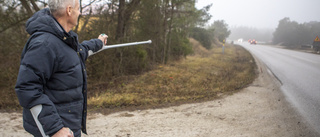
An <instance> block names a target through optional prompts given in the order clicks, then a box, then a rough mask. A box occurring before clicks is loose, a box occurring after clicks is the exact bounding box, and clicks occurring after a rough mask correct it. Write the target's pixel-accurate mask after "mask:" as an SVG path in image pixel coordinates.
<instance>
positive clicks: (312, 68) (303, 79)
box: [238, 43, 320, 133]
mask: <svg viewBox="0 0 320 137" xmlns="http://www.w3.org/2000/svg"><path fill="white" fill-rule="evenodd" d="M238 44H239V45H241V46H243V47H244V48H246V49H247V50H248V51H250V52H251V53H252V54H253V55H254V56H256V57H257V58H259V59H260V60H261V61H262V62H264V63H265V64H266V65H267V67H268V68H269V69H270V71H272V73H273V74H274V75H275V76H276V77H277V79H278V80H279V81H280V82H281V84H282V86H281V90H282V91H283V93H284V95H285V96H286V98H287V100H288V101H289V102H290V103H291V104H292V105H293V106H294V107H295V108H296V109H297V110H298V112H299V113H300V114H301V115H302V116H303V117H304V118H305V119H306V121H307V122H308V123H309V124H310V125H311V126H312V128H314V129H315V130H316V131H317V132H318V133H320V56H319V55H316V54H311V53H305V52H299V51H293V50H287V49H281V48H275V47H272V46H266V45H249V44H247V43H238Z"/></svg>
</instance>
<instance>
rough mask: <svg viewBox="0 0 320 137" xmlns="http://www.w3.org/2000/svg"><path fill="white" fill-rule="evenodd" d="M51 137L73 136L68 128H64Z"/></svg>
mask: <svg viewBox="0 0 320 137" xmlns="http://www.w3.org/2000/svg"><path fill="white" fill-rule="evenodd" d="M52 137H74V136H73V132H72V131H71V130H70V128H67V127H64V128H61V129H60V130H59V131H58V132H57V133H55V134H54V135H53V136H52Z"/></svg>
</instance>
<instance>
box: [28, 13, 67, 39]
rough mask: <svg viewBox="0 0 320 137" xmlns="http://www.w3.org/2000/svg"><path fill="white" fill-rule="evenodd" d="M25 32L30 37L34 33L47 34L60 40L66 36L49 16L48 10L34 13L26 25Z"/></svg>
mask: <svg viewBox="0 0 320 137" xmlns="http://www.w3.org/2000/svg"><path fill="white" fill-rule="evenodd" d="M26 31H27V32H28V33H29V34H30V35H32V34H33V33H35V32H48V33H52V34H54V35H56V36H58V37H60V38H63V37H64V36H65V35H66V32H65V31H64V29H63V28H62V27H61V26H60V25H59V23H58V22H57V21H56V20H55V18H54V17H53V16H52V15H51V13H50V10H49V8H45V9H42V10H40V11H38V12H36V13H35V14H34V15H33V16H32V17H31V18H29V19H28V21H27V23H26Z"/></svg>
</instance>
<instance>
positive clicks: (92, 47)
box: [80, 39, 103, 60]
mask: <svg viewBox="0 0 320 137" xmlns="http://www.w3.org/2000/svg"><path fill="white" fill-rule="evenodd" d="M102 47H103V42H102V41H101V40H100V39H91V40H88V41H83V42H82V43H81V44H80V48H81V49H83V50H84V51H83V52H80V53H81V54H82V57H83V60H86V59H87V58H88V57H89V51H90V52H93V53H95V52H97V51H99V50H100V49H102Z"/></svg>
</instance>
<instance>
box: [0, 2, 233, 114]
mask: <svg viewBox="0 0 320 137" xmlns="http://www.w3.org/2000/svg"><path fill="white" fill-rule="evenodd" d="M81 1H82V0H80V3H81V8H80V11H81V12H82V13H83V14H82V16H80V19H79V25H78V26H76V27H75V28H74V31H75V32H76V33H78V35H79V41H80V42H81V41H83V40H87V39H92V38H97V37H98V35H99V34H101V33H105V34H108V36H109V38H108V44H118V43H126V42H135V41H145V40H149V39H150V40H152V44H150V45H139V46H132V47H124V48H116V49H110V50H106V51H103V52H100V53H99V54H96V55H94V56H92V57H90V58H89V59H88V61H87V70H88V78H89V85H92V84H99V83H103V82H108V80H109V79H112V78H115V77H118V76H123V75H134V74H140V73H142V72H145V71H148V70H151V69H152V68H154V67H155V66H156V65H157V64H166V63H168V62H170V61H175V60H179V59H181V58H184V57H185V56H187V55H188V54H191V53H192V52H193V51H192V47H191V45H190V43H189V40H188V38H189V37H195V38H196V39H198V40H199V41H200V42H201V43H203V44H204V45H205V46H206V48H208V49H209V48H210V46H211V45H212V42H213V41H214V38H213V37H214V36H215V37H217V38H218V37H219V39H225V38H226V37H228V35H229V34H230V31H229V30H227V24H225V23H224V22H223V21H218V22H216V23H215V25H214V24H213V25H212V27H211V29H203V28H202V27H203V26H204V24H205V23H206V22H207V21H208V20H209V19H210V18H211V15H209V14H208V10H209V9H210V7H211V5H208V6H206V7H204V8H203V9H196V8H195V3H196V0H163V1H159V0H129V1H128V0H105V1H103V2H101V1H99V2H98V3H90V4H89V5H85V4H82V2H81ZM45 6H47V3H46V1H42V0H41V1H40V0H11V1H6V0H5V1H0V38H1V40H0V52H1V53H0V70H1V71H0V95H1V96H2V101H0V109H1V108H3V107H7V106H18V102H17V99H16V96H15V92H14V90H13V89H14V85H15V82H16V78H17V74H18V69H19V63H20V57H21V51H22V49H23V47H24V45H25V43H26V41H27V39H28V38H29V34H27V32H26V31H25V22H26V21H27V19H28V18H30V17H31V16H32V15H33V14H34V13H35V12H37V11H39V10H40V9H42V8H43V7H45ZM221 26H222V28H219V27H221ZM219 30H222V31H225V32H224V33H220V32H218V31H219ZM207 34H208V35H207ZM222 35H223V36H222ZM202 36H203V37H204V38H202Z"/></svg>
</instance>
